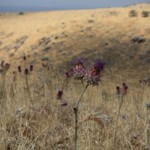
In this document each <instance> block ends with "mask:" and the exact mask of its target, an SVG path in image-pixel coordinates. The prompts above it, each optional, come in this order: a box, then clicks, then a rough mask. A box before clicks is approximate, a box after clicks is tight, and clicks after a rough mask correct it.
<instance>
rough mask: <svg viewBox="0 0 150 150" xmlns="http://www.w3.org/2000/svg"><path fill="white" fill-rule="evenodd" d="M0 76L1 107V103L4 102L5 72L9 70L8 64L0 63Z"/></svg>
mask: <svg viewBox="0 0 150 150" xmlns="http://www.w3.org/2000/svg"><path fill="white" fill-rule="evenodd" d="M0 67H1V69H0V74H1V77H2V80H1V81H2V87H1V98H2V100H3V101H2V102H0V103H1V104H2V105H3V103H4V102H5V101H6V87H5V84H6V73H7V71H8V70H9V68H10V64H9V63H5V62H4V61H2V62H1V64H0Z"/></svg>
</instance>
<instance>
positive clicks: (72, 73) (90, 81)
mask: <svg viewBox="0 0 150 150" xmlns="http://www.w3.org/2000/svg"><path fill="white" fill-rule="evenodd" d="M73 65H74V67H73V68H72V69H71V70H69V71H68V72H66V77H67V78H70V77H73V78H74V79H75V80H81V81H82V83H83V82H86V86H85V87H84V89H83V91H82V93H81V95H80V97H79V99H78V101H77V103H76V106H75V107H74V150H77V149H78V112H79V104H80V102H81V100H82V97H83V95H84V93H85V91H86V90H87V88H88V87H89V86H90V85H92V86H97V85H99V82H100V81H101V71H103V69H104V63H103V62H102V61H101V60H96V61H95V62H94V65H93V66H92V67H91V68H89V69H87V68H85V65H84V60H83V59H76V60H74V61H73Z"/></svg>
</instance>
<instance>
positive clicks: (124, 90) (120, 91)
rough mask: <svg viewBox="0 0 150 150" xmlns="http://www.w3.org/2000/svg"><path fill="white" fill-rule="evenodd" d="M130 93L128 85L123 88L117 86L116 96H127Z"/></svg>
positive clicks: (123, 85)
mask: <svg viewBox="0 0 150 150" xmlns="http://www.w3.org/2000/svg"><path fill="white" fill-rule="evenodd" d="M127 91H128V86H127V85H126V83H123V84H122V87H120V86H117V87H116V94H117V95H118V96H119V95H126V94H127Z"/></svg>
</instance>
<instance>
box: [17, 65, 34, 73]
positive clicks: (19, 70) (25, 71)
mask: <svg viewBox="0 0 150 150" xmlns="http://www.w3.org/2000/svg"><path fill="white" fill-rule="evenodd" d="M32 71H33V65H30V66H29V68H25V69H24V71H23V73H24V74H25V75H28V74H29V72H32ZM18 72H19V73H21V72H22V67H21V66H18Z"/></svg>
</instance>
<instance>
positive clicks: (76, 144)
mask: <svg viewBox="0 0 150 150" xmlns="http://www.w3.org/2000/svg"><path fill="white" fill-rule="evenodd" d="M88 86H89V84H87V85H86V87H85V88H84V90H83V92H82V93H81V95H80V97H79V100H78V101H77V104H76V107H75V108H74V125H75V127H74V150H77V146H78V110H79V104H80V102H81V100H82V97H83V94H84V93H85V91H86V89H87V88H88Z"/></svg>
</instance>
